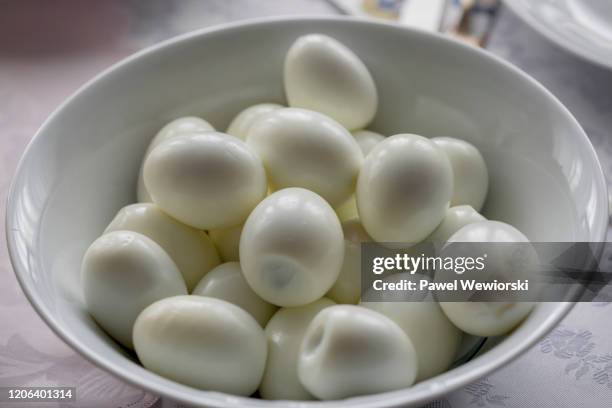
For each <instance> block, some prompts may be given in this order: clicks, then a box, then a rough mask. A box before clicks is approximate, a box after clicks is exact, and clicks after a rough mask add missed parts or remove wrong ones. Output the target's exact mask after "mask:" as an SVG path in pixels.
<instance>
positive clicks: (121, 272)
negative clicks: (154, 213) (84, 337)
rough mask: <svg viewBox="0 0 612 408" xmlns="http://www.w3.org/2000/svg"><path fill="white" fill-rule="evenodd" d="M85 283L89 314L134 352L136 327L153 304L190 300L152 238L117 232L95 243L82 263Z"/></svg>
mask: <svg viewBox="0 0 612 408" xmlns="http://www.w3.org/2000/svg"><path fill="white" fill-rule="evenodd" d="M81 279H82V285H83V293H84V295H85V302H86V304H87V310H88V311H89V313H91V315H92V316H93V318H94V319H95V320H96V322H98V324H99V325H100V326H101V327H102V328H103V329H104V331H106V332H107V333H108V334H110V335H111V337H113V338H114V339H115V340H117V341H118V342H119V343H121V344H122V345H124V346H125V347H127V348H133V344H132V327H133V326H134V321H135V320H136V317H138V314H139V313H140V312H141V311H142V310H143V309H144V308H145V307H147V306H149V305H150V304H151V303H153V302H155V301H157V300H159V299H163V298H166V297H169V296H175V295H185V294H187V288H186V287H185V281H184V280H183V277H182V276H181V273H180V272H179V270H178V268H177V267H176V265H175V264H174V262H173V261H172V259H170V256H168V254H167V253H166V252H165V251H164V250H163V249H162V247H160V246H159V245H158V244H157V243H155V242H154V241H153V240H151V239H150V238H148V237H146V236H144V235H141V234H138V233H136V232H133V231H115V232H109V233H108V234H104V235H102V236H101V237H100V238H98V239H97V240H95V241H94V242H93V244H91V246H90V247H89V249H88V250H87V252H85V255H84V257H83V264H82V267H81Z"/></svg>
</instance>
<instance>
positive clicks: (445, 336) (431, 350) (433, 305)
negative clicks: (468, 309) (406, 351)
mask: <svg viewBox="0 0 612 408" xmlns="http://www.w3.org/2000/svg"><path fill="white" fill-rule="evenodd" d="M402 279H408V280H414V276H413V275H410V274H409V273H398V274H394V275H390V276H388V277H386V278H384V279H383V280H384V281H385V282H400V281H401V280H402ZM419 279H426V278H425V277H420V278H419ZM370 290H373V289H370ZM385 294H386V293H385ZM383 295H384V294H383ZM391 295H392V297H393V299H389V300H390V301H388V302H386V301H380V302H362V303H361V306H364V307H367V308H369V309H372V310H374V311H377V312H379V313H382V314H383V315H385V316H387V317H388V318H390V319H391V320H393V321H394V322H395V323H396V324H397V325H398V326H399V327H400V328H401V329H402V330H404V333H406V335H407V336H408V337H409V338H410V340H411V341H412V344H413V345H414V349H415V351H416V355H417V359H418V370H417V376H416V380H417V381H423V380H426V379H428V378H431V377H433V376H435V375H438V374H440V373H443V372H444V371H446V370H447V369H448V368H449V367H450V366H451V364H452V363H453V360H454V359H455V356H456V355H457V351H458V349H459V344H460V343H461V337H462V333H461V331H460V330H459V329H458V328H457V327H455V326H454V325H453V324H452V323H451V321H450V320H448V318H447V317H446V315H445V314H444V312H442V309H441V308H440V305H438V303H437V302H435V301H434V300H433V299H426V300H417V299H412V298H411V294H410V293H409V292H393V293H391Z"/></svg>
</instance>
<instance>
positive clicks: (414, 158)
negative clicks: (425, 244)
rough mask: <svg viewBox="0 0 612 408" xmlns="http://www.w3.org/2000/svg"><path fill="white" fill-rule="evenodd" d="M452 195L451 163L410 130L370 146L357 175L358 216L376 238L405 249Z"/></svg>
mask: <svg viewBox="0 0 612 408" xmlns="http://www.w3.org/2000/svg"><path fill="white" fill-rule="evenodd" d="M452 193H453V172H452V170H451V166H450V163H449V161H448V158H447V157H446V155H445V154H444V152H443V151H442V150H441V149H440V148H438V147H437V145H436V144H435V143H433V142H431V141H430V140H429V139H426V138H424V137H421V136H417V135H411V134H399V135H395V136H391V137H388V138H386V139H385V140H383V141H382V142H379V143H378V144H377V145H376V146H374V148H373V149H372V151H371V152H370V153H369V154H368V156H367V157H366V158H365V161H364V163H363V167H362V169H361V172H360V173H359V180H358V182H357V193H356V196H357V208H358V209H359V218H360V219H361V223H362V224H363V227H364V228H365V230H366V231H367V232H368V233H369V234H370V236H371V237H372V238H373V239H374V240H376V241H378V242H382V243H385V245H390V244H389V243H398V244H400V243H401V244H403V246H404V247H405V246H406V244H409V245H410V244H415V243H418V242H421V241H423V240H424V239H425V238H426V237H427V236H428V235H429V234H431V233H432V232H433V230H434V229H436V227H437V226H438V224H440V222H441V221H442V219H443V218H444V215H445V214H446V210H447V208H448V204H449V201H450V199H451V196H452Z"/></svg>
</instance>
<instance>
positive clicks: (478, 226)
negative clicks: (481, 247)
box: [440, 221, 533, 337]
mask: <svg viewBox="0 0 612 408" xmlns="http://www.w3.org/2000/svg"><path fill="white" fill-rule="evenodd" d="M453 242H474V243H479V242H483V243H487V242H517V243H528V242H529V240H528V239H527V237H525V235H523V234H522V233H521V232H520V231H519V230H517V229H516V228H514V227H513V226H511V225H508V224H506V223H503V222H499V221H480V222H476V223H472V224H468V225H466V226H465V227H463V228H461V229H460V230H459V231H457V232H456V233H454V234H453V235H452V236H451V237H450V238H449V239H448V243H449V244H450V243H453ZM444 253H445V248H443V249H442V254H441V256H444ZM513 254H514V251H513V250H512V248H506V247H503V248H499V249H498V250H495V248H489V249H488V250H487V260H486V263H485V264H486V270H493V271H500V270H503V269H504V267H506V266H507V265H511V258H512V256H513ZM506 278H508V276H506ZM516 278H524V276H523V277H518V276H514V279H516ZM440 306H441V307H442V310H443V311H444V313H445V314H446V316H447V317H448V318H449V319H450V321H452V322H453V324H454V325H455V326H457V327H459V328H460V329H461V330H463V331H464V332H466V333H469V334H472V335H474V336H485V337H486V336H499V335H502V334H505V333H507V332H509V331H510V330H512V329H513V328H514V327H516V326H517V325H518V324H519V323H520V322H521V321H522V320H523V319H524V318H525V317H526V316H527V315H528V314H529V312H531V309H532V308H533V303H530V302H501V301H500V302H440Z"/></svg>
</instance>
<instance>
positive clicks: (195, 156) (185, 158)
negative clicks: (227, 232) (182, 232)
mask: <svg viewBox="0 0 612 408" xmlns="http://www.w3.org/2000/svg"><path fill="white" fill-rule="evenodd" d="M144 179H145V184H146V186H147V190H148V191H149V193H150V194H151V197H152V198H153V201H154V202H155V203H156V204H157V205H159V207H160V208H161V209H162V210H164V211H165V212H167V213H168V214H170V215H171V216H173V217H174V218H176V219H178V220H179V221H181V222H183V223H185V224H187V225H190V226H192V227H195V228H199V229H203V230H208V229H216V228H228V227H233V226H236V225H239V224H241V223H243V222H244V220H245V219H246V218H247V216H248V215H249V213H250V212H251V210H252V209H253V208H254V207H255V206H256V205H257V203H259V201H261V199H262V198H263V197H264V196H265V194H266V191H267V188H268V185H267V182H266V174H265V170H264V168H263V164H262V162H261V160H260V159H259V157H258V156H257V155H256V154H255V153H254V152H253V151H252V150H251V149H250V148H249V147H248V146H247V145H246V143H244V142H243V141H242V140H240V139H238V138H237V137H234V136H230V135H226V134H223V133H219V132H201V133H190V134H186V135H183V136H182V137H180V138H174V139H170V140H166V141H165V142H162V143H161V144H159V145H158V146H157V147H155V148H154V149H153V150H152V151H151V153H150V154H149V156H148V157H147V159H146V160H145V165H144Z"/></svg>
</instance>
